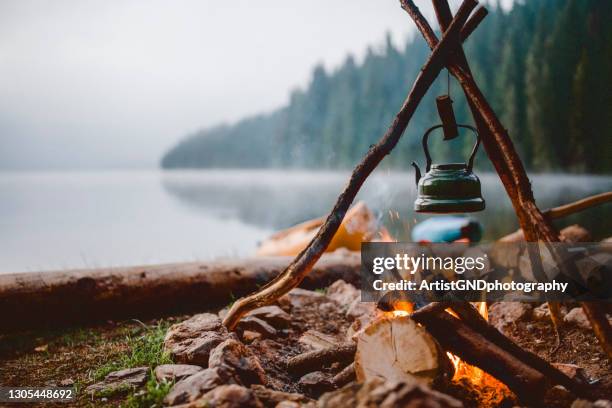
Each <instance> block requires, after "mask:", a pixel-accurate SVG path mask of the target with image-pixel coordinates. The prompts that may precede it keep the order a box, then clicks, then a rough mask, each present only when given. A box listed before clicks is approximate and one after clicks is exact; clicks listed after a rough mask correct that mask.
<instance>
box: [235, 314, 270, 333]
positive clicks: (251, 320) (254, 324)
mask: <svg viewBox="0 0 612 408" xmlns="http://www.w3.org/2000/svg"><path fill="white" fill-rule="evenodd" d="M237 329H238V331H244V330H248V331H252V332H256V333H259V334H261V336H262V337H266V338H271V337H276V329H275V328H274V327H272V326H271V325H270V324H268V323H267V322H265V321H263V320H261V319H260V318H258V317H255V316H246V317H244V318H242V319H241V320H240V322H238V326H237Z"/></svg>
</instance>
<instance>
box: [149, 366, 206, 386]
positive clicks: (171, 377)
mask: <svg viewBox="0 0 612 408" xmlns="http://www.w3.org/2000/svg"><path fill="white" fill-rule="evenodd" d="M199 371H202V367H200V366H197V365H191V364H162V365H158V366H157V367H155V370H154V373H155V378H156V379H157V381H167V382H171V381H173V382H178V381H180V380H182V379H184V378H187V377H189V376H192V375H194V374H195V373H197V372H199Z"/></svg>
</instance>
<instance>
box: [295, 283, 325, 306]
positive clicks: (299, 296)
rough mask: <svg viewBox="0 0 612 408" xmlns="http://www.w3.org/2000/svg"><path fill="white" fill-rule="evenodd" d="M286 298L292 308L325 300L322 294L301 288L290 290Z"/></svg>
mask: <svg viewBox="0 0 612 408" xmlns="http://www.w3.org/2000/svg"><path fill="white" fill-rule="evenodd" d="M286 296H287V298H288V299H289V302H290V303H291V307H292V308H294V307H304V306H305V305H308V304H311V303H315V302H320V301H321V300H324V298H325V297H324V296H323V294H322V293H319V292H314V291H312V290H306V289H302V288H295V289H292V290H291V291H290V292H289V293H287V295H286Z"/></svg>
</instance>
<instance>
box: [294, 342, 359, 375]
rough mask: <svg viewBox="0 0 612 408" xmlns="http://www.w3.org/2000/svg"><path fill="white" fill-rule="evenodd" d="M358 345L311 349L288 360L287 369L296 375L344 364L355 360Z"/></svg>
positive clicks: (350, 344)
mask: <svg viewBox="0 0 612 408" xmlns="http://www.w3.org/2000/svg"><path fill="white" fill-rule="evenodd" d="M356 350H357V347H356V346H355V344H353V343H346V344H341V345H338V346H334V347H330V348H326V349H321V350H314V351H309V352H307V353H303V354H299V355H297V356H295V357H291V358H290V359H288V360H287V370H288V371H289V372H290V373H291V374H294V375H302V374H306V373H310V372H313V371H316V370H319V369H320V368H321V367H322V366H327V365H331V364H333V363H340V364H342V365H343V366H345V365H348V364H350V363H352V362H353V359H354V357H355V351H356Z"/></svg>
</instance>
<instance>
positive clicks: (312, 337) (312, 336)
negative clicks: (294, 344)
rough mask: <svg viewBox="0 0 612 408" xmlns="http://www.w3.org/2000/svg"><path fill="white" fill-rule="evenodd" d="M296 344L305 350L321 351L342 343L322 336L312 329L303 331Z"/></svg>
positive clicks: (327, 335)
mask: <svg viewBox="0 0 612 408" xmlns="http://www.w3.org/2000/svg"><path fill="white" fill-rule="evenodd" d="M298 342H299V343H300V344H301V345H302V346H304V348H305V349H306V350H321V349H325V348H330V347H333V346H336V345H338V344H340V343H342V341H340V340H338V339H336V338H335V337H333V336H330V335H329V334H323V333H321V332H319V331H316V330H312V329H311V330H307V331H305V332H304V333H303V334H302V335H301V336H300V338H299V339H298Z"/></svg>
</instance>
